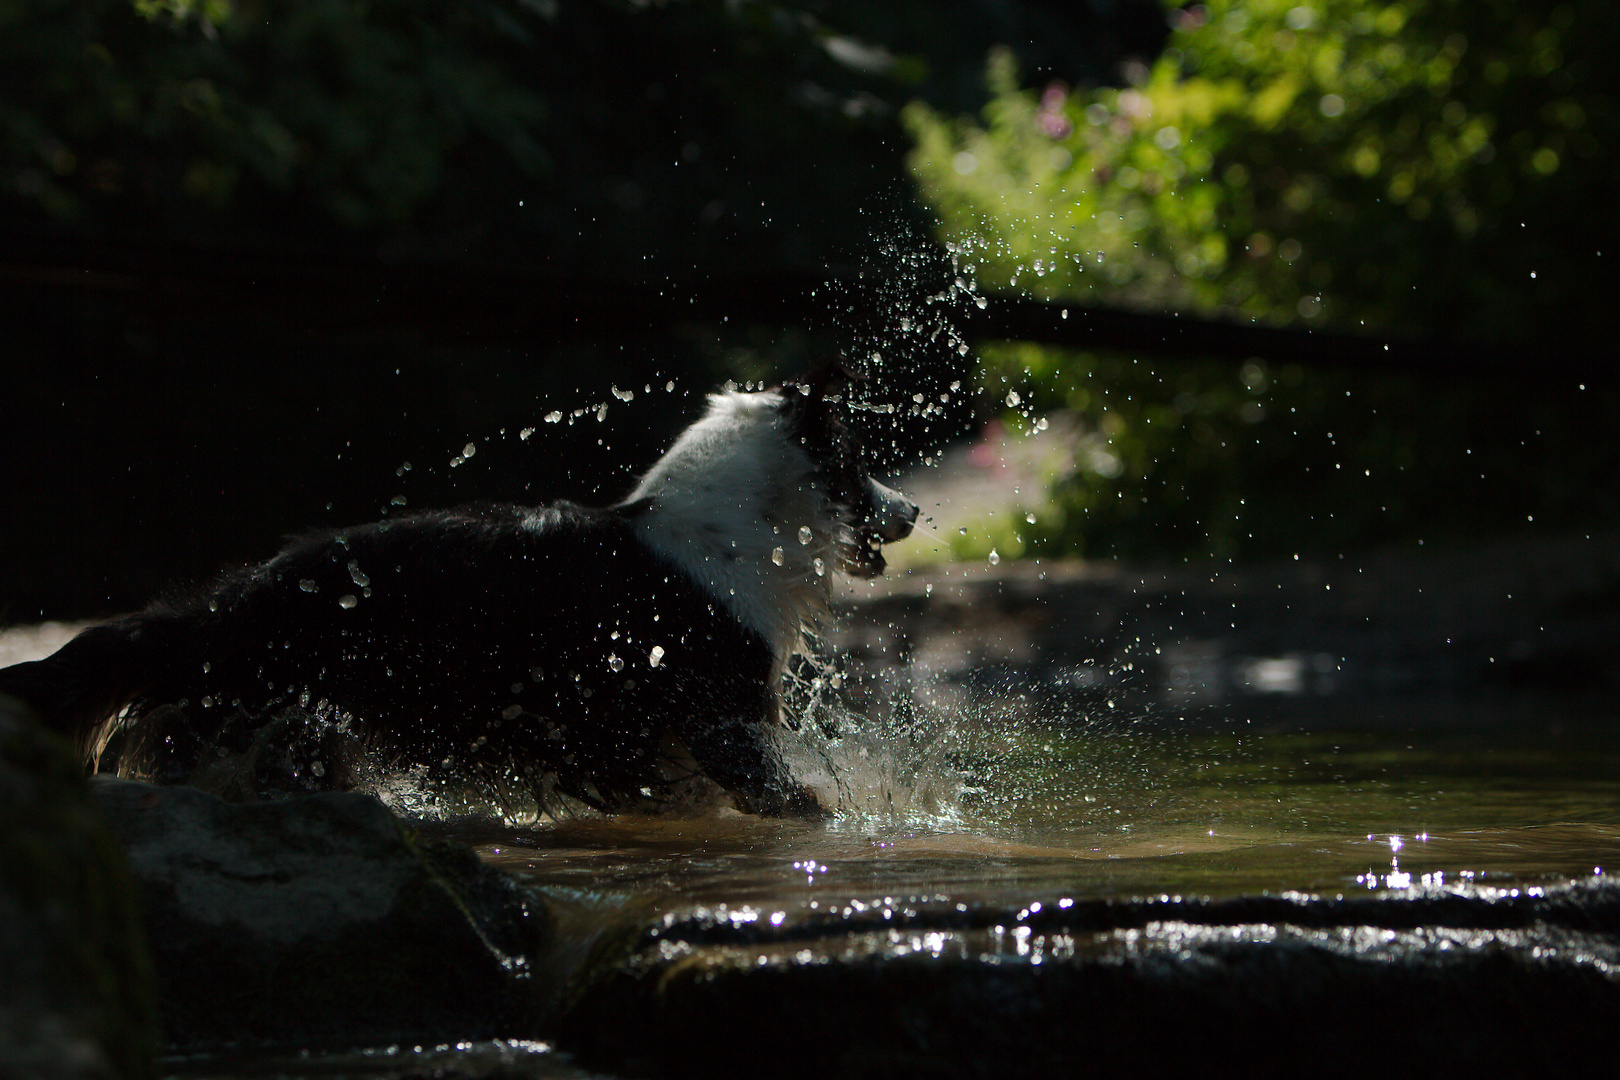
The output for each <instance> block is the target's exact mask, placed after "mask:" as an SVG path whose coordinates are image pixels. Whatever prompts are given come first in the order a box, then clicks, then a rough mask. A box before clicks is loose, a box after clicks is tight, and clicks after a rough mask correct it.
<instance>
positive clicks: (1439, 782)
mask: <svg viewBox="0 0 1620 1080" xmlns="http://www.w3.org/2000/svg"><path fill="white" fill-rule="evenodd" d="M1492 741H1493V740H1492V739H1491V738H1490V737H1484V736H1482V737H1480V738H1477V739H1472V740H1469V741H1468V742H1467V743H1466V744H1462V743H1451V744H1431V745H1428V746H1425V745H1423V744H1421V743H1416V742H1412V741H1410V740H1409V739H1408V740H1405V741H1401V742H1399V743H1387V742H1385V741H1382V740H1379V739H1375V738H1372V737H1368V736H1338V737H1335V736H1327V735H1323V736H1310V737H1308V738H1307V737H1287V736H1278V737H1275V738H1272V739H1263V738H1246V739H1244V740H1242V741H1241V743H1239V742H1238V741H1237V740H1234V739H1232V738H1229V737H1225V736H1209V735H1186V736H1175V735H1160V736H1159V737H1157V738H1155V739H1151V740H1144V741H1143V745H1142V746H1141V748H1140V750H1139V751H1138V752H1137V753H1136V754H1134V755H1130V754H1125V753H1123V752H1122V750H1121V748H1120V747H1119V746H1117V745H1112V744H1105V745H1104V746H1102V747H1101V748H1098V747H1097V746H1095V745H1092V744H1091V742H1089V741H1088V740H1087V739H1085V738H1083V737H1072V736H1071V737H1067V738H1063V737H1058V736H1055V735H1053V734H1051V733H1047V734H1046V735H1045V736H1044V741H1043V742H1041V743H1040V744H1039V745H1040V746H1042V747H1050V748H1051V749H1050V751H1043V754H1042V758H1041V759H1039V760H1029V759H1025V760H1020V761H1013V762H1006V761H1004V762H1001V763H997V764H996V765H994V766H986V765H985V764H984V763H983V762H980V763H978V765H979V771H975V769H974V766H973V763H971V762H968V763H964V762H963V761H962V760H960V759H958V761H957V763H956V766H955V767H956V768H958V769H959V770H960V771H961V775H962V776H963V778H964V779H963V781H962V790H963V791H964V792H966V793H968V794H967V795H964V798H963V800H962V801H961V802H959V803H958V804H957V805H956V806H954V807H952V808H950V811H949V813H945V814H940V813H920V812H919V813H914V814H912V815H910V816H905V815H901V814H898V813H882V814H880V813H872V812H854V813H843V814H839V815H835V816H833V817H831V818H829V819H827V820H823V821H795V820H764V819H759V818H752V817H748V816H744V815H740V814H736V813H732V812H724V813H720V814H711V815H705V816H692V817H654V818H634V817H631V818H626V817H621V818H617V819H597V820H576V821H567V822H557V823H552V824H544V825H538V826H535V827H532V828H527V829H498V828H494V827H492V826H488V825H485V826H480V827H476V828H475V827H472V826H467V825H462V826H458V827H455V828H457V829H458V831H459V832H460V835H462V836H463V837H464V838H466V839H468V840H470V841H472V842H474V843H476V844H477V845H479V847H480V850H481V852H482V853H483V854H484V856H485V857H486V858H488V859H489V860H490V861H491V862H494V863H495V864H496V865H499V866H502V867H503V868H505V869H508V870H510V871H513V872H515V873H517V874H519V875H520V876H521V877H522V878H523V879H524V880H525V881H527V882H528V883H529V884H531V885H532V886H533V887H535V888H537V889H539V890H541V891H542V892H544V893H548V894H550V895H552V896H554V897H559V898H566V899H571V900H573V901H575V902H579V903H583V904H585V905H587V906H595V905H607V906H609V907H618V906H620V905H621V904H623V903H626V902H628V901H629V900H630V899H631V898H632V897H633V898H636V900H637V901H638V903H639V904H645V903H649V902H650V903H652V904H653V905H655V906H657V907H662V908H665V909H668V910H674V909H681V908H686V907H690V906H693V905H703V904H709V905H713V904H726V905H731V906H736V905H756V906H760V907H761V909H762V910H763V909H764V908H765V907H771V906H774V907H776V908H778V909H781V910H794V909H799V910H803V909H811V908H813V909H821V910H826V909H827V907H828V906H829V905H831V906H834V907H838V906H841V905H844V904H847V903H850V902H852V901H858V902H863V903H866V902H872V901H874V900H876V899H881V898H883V897H891V898H893V897H903V898H911V899H914V900H915V899H926V900H929V901H936V902H937V901H945V900H954V901H960V902H964V903H973V902H982V901H996V900H1001V901H1006V900H1009V899H1014V898H1018V897H1025V898H1038V897H1043V896H1051V897H1054V898H1056V897H1069V898H1076V899H1078V898H1107V897H1126V896H1143V895H1163V894H1168V895H1187V896H1194V895H1197V896H1212V897H1221V896H1235V895H1239V894H1243V893H1252V892H1283V891H1295V890H1297V891H1308V892H1316V893H1321V894H1325V895H1336V894H1350V893H1353V892H1356V891H1363V892H1364V891H1366V890H1369V889H1406V888H1446V887H1451V886H1454V885H1460V884H1465V883H1491V884H1511V883H1519V882H1535V883H1542V882H1547V881H1552V880H1559V879H1564V878H1571V877H1583V876H1587V875H1591V874H1594V873H1596V874H1601V873H1604V872H1605V868H1606V866H1607V865H1608V864H1610V863H1612V862H1613V858H1612V854H1613V852H1615V851H1616V850H1620V768H1617V767H1616V766H1617V765H1620V758H1617V756H1616V754H1615V752H1614V749H1613V747H1612V746H1610V745H1606V744H1605V742H1604V740H1598V741H1597V742H1596V744H1590V745H1587V746H1586V747H1585V749H1584V750H1583V749H1582V748H1581V747H1580V746H1579V745H1576V744H1572V743H1570V742H1569V741H1568V740H1565V741H1564V742H1563V743H1561V744H1559V745H1557V746H1546V745H1543V746H1541V747H1539V748H1538V747H1536V746H1529V745H1525V741H1524V740H1523V739H1522V738H1515V737H1511V736H1498V738H1497V740H1496V741H1497V742H1498V745H1497V746H1496V747H1495V748H1494V749H1493V748H1492V745H1491V743H1492ZM1099 758H1100V759H1102V761H1101V764H1099V760H1098V759H1099ZM1110 759H1116V763H1117V764H1119V765H1120V767H1121V769H1122V770H1124V773H1125V775H1126V781H1127V782H1122V783H1119V784H1115V785H1113V786H1112V788H1110V787H1108V786H1099V787H1097V788H1096V789H1095V790H1097V791H1098V792H1099V793H1098V794H1096V795H1088V794H1086V793H1084V792H1082V791H1080V790H1078V789H1077V786H1076V785H1075V784H1074V783H1073V780H1072V777H1068V778H1066V777H1065V774H1066V773H1068V772H1071V771H1072V772H1074V773H1078V774H1079V775H1081V776H1086V777H1096V776H1098V775H1099V770H1100V771H1101V772H1103V773H1106V772H1107V762H1108V760H1110Z"/></svg>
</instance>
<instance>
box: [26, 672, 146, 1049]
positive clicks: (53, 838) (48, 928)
mask: <svg viewBox="0 0 1620 1080" xmlns="http://www.w3.org/2000/svg"><path fill="white" fill-rule="evenodd" d="M156 1034H157V1022H156V1019H155V1016H154V1012H153V1007H152V973H151V967H150V964H149V962H148V960H147V956H146V951H145V943H144V940H143V938H142V934H141V925H140V916H139V909H138V907H137V903H136V897H135V887H134V883H133V882H132V881H131V879H130V876H129V869H128V866H127V864H126V863H125V860H124V857H123V854H122V852H120V851H119V850H118V846H117V845H116V844H115V843H114V842H113V840H112V837H111V836H110V835H109V833H108V831H107V829H106V826H105V824H104V823H103V821H102V818H101V814H100V812H99V811H98V810H97V809H96V806H95V803H94V801H93V800H92V799H91V797H90V791H89V785H88V784H87V783H86V782H85V779H84V774H83V771H82V769H81V768H80V767H79V764H78V760H77V756H76V755H75V754H74V753H73V751H72V749H71V748H70V747H69V746H68V745H67V744H66V743H65V742H62V741H61V740H59V739H57V738H56V737H55V736H54V735H51V734H49V733H47V732H46V731H45V730H44V729H43V728H41V727H39V726H38V725H37V724H36V723H35V722H34V721H33V719H32V718H31V717H29V716H28V715H27V714H26V710H25V709H23V708H22V706H21V705H20V704H19V703H17V702H16V701H14V700H13V699H11V698H5V697H0V1076H5V1077H19V1078H23V1077H27V1078H31V1080H101V1078H108V1080H111V1078H114V1077H117V1078H124V1080H131V1078H133V1080H139V1078H141V1077H148V1076H151V1075H152V1072H153V1065H152V1061H153V1050H154V1047H155V1045H156Z"/></svg>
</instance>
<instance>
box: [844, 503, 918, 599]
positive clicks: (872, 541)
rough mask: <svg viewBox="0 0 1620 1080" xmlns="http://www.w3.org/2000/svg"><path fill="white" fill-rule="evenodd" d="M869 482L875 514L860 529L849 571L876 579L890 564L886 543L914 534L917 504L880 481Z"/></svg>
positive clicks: (857, 575) (854, 574) (873, 512)
mask: <svg viewBox="0 0 1620 1080" xmlns="http://www.w3.org/2000/svg"><path fill="white" fill-rule="evenodd" d="M866 483H867V485H868V487H869V489H870V491H871V494H872V514H871V516H870V517H868V518H867V519H866V520H865V521H864V522H862V523H861V525H860V527H859V528H858V529H857V530H856V532H857V535H858V540H857V544H856V551H855V552H854V558H853V559H852V560H850V561H851V565H850V566H849V568H848V572H849V574H850V575H851V576H854V577H867V578H874V577H877V576H878V575H879V574H881V573H883V568H884V567H885V566H887V565H888V562H887V561H886V560H885V559H884V558H883V552H882V550H881V549H882V546H883V545H884V544H892V543H894V542H895V541H896V540H904V539H905V538H906V537H908V536H910V535H911V527H912V526H913V525H914V524H916V521H917V504H916V503H914V502H912V501H911V500H910V499H908V498H906V497H905V496H904V495H902V494H900V493H899V492H898V491H895V490H894V489H892V488H886V487H884V486H883V485H882V484H880V483H878V482H877V481H876V480H867V482H866Z"/></svg>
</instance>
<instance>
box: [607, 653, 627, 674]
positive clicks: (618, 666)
mask: <svg viewBox="0 0 1620 1080" xmlns="http://www.w3.org/2000/svg"><path fill="white" fill-rule="evenodd" d="M608 667H609V668H610V669H612V670H613V671H623V670H624V661H623V660H620V659H619V658H618V657H617V656H614V655H613V654H612V653H609V654H608Z"/></svg>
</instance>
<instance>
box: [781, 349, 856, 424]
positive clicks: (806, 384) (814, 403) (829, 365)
mask: <svg viewBox="0 0 1620 1080" xmlns="http://www.w3.org/2000/svg"><path fill="white" fill-rule="evenodd" d="M865 381H866V376H864V375H862V374H861V373H860V372H859V371H856V370H855V369H854V368H853V367H852V366H850V363H849V361H848V360H846V359H845V358H844V357H842V356H835V357H832V358H831V359H829V360H823V361H821V362H820V363H817V364H816V365H814V366H813V367H811V368H810V369H809V370H807V371H806V372H805V373H804V374H802V375H800V376H799V377H797V378H794V379H788V380H786V381H785V382H783V383H782V385H781V387H780V388H779V389H780V391H781V394H782V397H783V402H782V410H783V411H784V412H785V413H787V415H788V416H790V417H795V418H798V417H804V416H807V415H814V414H818V413H823V412H825V411H826V409H827V405H826V400H827V398H828V397H829V396H830V395H834V394H837V393H838V392H839V391H841V390H843V388H844V387H846V386H848V385H849V384H850V383H854V382H865Z"/></svg>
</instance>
